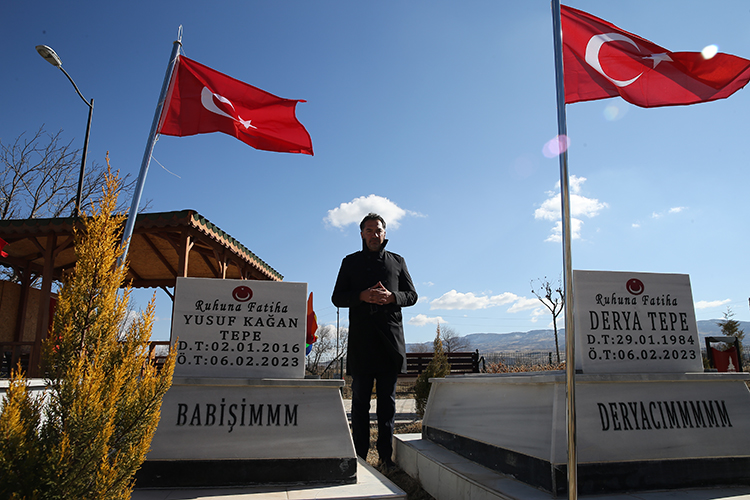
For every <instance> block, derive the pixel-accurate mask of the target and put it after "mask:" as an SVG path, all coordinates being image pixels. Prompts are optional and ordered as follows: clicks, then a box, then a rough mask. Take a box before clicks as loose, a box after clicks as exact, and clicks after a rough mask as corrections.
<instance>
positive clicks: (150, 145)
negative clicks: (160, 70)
mask: <svg viewBox="0 0 750 500" xmlns="http://www.w3.org/2000/svg"><path fill="white" fill-rule="evenodd" d="M181 46H182V26H180V28H179V30H178V31H177V40H175V42H174V44H173V45H172V55H170V56H169V64H168V65H167V73H166V74H165V75H164V83H162V86H161V93H160V94H159V101H158V102H157V103H156V112H155V113H154V121H153V122H152V123H151V132H149V134H148V141H147V142H146V151H145V152H144V153H143V160H142V161H141V170H140V172H139V173H138V182H137V183H136V186H135V192H134V193H133V202H132V203H131V205H130V212H128V220H127V222H126V223H125V232H124V233H123V235H122V245H123V252H122V255H121V256H120V258H119V259H118V261H117V265H120V264H121V263H122V262H123V261H124V260H125V258H126V257H127V255H128V248H129V246H130V237H131V236H132V235H133V228H134V227H135V219H136V217H137V216H138V205H140V203H141V195H142V194H143V186H144V185H145V184H146V174H147V173H148V166H149V163H151V154H152V153H153V152H154V145H155V144H156V136H157V128H158V127H159V120H160V118H161V112H162V109H163V108H164V100H165V99H166V96H167V90H168V88H169V82H170V81H171V80H172V71H173V70H174V65H175V63H176V62H177V55H178V53H179V50H180V47H181Z"/></svg>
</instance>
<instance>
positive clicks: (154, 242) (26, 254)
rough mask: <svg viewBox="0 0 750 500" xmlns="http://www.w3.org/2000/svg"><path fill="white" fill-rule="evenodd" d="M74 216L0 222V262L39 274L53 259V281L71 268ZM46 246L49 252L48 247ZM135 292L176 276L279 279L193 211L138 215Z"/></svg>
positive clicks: (132, 274)
mask: <svg viewBox="0 0 750 500" xmlns="http://www.w3.org/2000/svg"><path fill="white" fill-rule="evenodd" d="M76 223H77V219H76V218H75V217H67V218H54V219H17V220H14V219H11V220H2V221H0V237H1V238H3V239H4V240H5V241H7V242H8V244H7V245H6V246H5V248H3V250H4V251H5V252H7V253H8V257H0V263H3V264H13V265H16V266H19V267H22V268H30V269H31V270H32V271H33V272H35V273H39V274H41V273H42V270H43V268H44V264H45V256H47V255H50V254H51V255H53V257H54V258H53V265H52V269H53V277H54V279H59V278H60V277H61V276H62V274H63V272H64V271H66V270H68V269H72V268H73V267H74V265H75V251H74V245H73V243H74V238H73V226H74V225H75V224H76ZM50 246H51V248H50ZM128 260H129V263H130V269H129V272H128V278H129V280H130V279H132V285H133V286H134V287H136V288H154V287H162V288H163V287H172V286H174V284H175V281H176V278H177V277H178V276H189V277H200V278H227V279H257V280H272V281H281V280H283V276H282V275H281V274H279V273H278V272H277V271H276V270H275V269H273V268H272V267H271V266H269V265H268V264H266V263H265V262H264V261H263V260H261V259H260V258H259V257H258V256H257V255H255V254H254V253H253V252H251V251H250V250H248V249H247V247H245V246H244V245H243V244H242V243H240V242H239V241H237V240H236V239H235V238H233V237H232V236H230V235H229V234H227V233H226V232H224V231H222V230H221V229H219V228H218V227H217V226H216V225H214V224H212V223H211V222H210V221H209V220H208V219H206V218H205V217H203V216H202V215H200V214H199V213H198V212H196V211H195V210H182V211H179V212H159V213H144V214H139V215H138V217H137V218H136V222H135V228H134V230H133V236H132V239H131V242H130V248H129V251H128Z"/></svg>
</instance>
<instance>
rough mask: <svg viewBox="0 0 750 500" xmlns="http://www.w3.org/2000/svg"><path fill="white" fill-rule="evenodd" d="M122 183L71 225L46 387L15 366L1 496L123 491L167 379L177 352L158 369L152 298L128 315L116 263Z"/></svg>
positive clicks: (114, 494)
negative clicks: (76, 226) (37, 390)
mask: <svg viewBox="0 0 750 500" xmlns="http://www.w3.org/2000/svg"><path fill="white" fill-rule="evenodd" d="M119 187H120V182H119V179H118V178H117V175H116V174H112V173H111V172H110V171H108V174H107V176H106V184H105V188H104V189H103V194H104V195H103V197H102V199H101V201H100V204H99V207H98V209H97V208H94V209H93V213H92V215H90V216H88V215H84V216H83V218H82V228H81V229H80V230H77V231H76V232H75V238H76V255H77V262H76V267H75V271H74V272H73V273H71V274H70V275H69V276H67V277H66V278H65V279H64V280H63V287H62V289H61V291H60V294H59V299H58V303H57V308H56V310H55V317H54V322H53V327H52V331H51V332H50V336H49V338H48V340H47V341H46V342H45V345H44V356H43V359H44V367H45V370H46V377H47V378H46V382H47V388H48V389H47V393H46V395H45V396H44V397H43V398H42V397H40V398H37V397H34V396H32V395H31V394H30V392H29V390H28V386H27V382H26V380H25V378H24V374H23V373H21V371H20V367H19V369H17V370H14V373H13V375H12V378H11V381H10V386H9V389H8V392H7V399H6V401H5V404H4V405H3V406H2V408H1V409H0V498H11V499H28V500H31V499H40V500H42V499H82V498H85V499H127V498H130V493H131V491H132V488H133V476H134V474H135V472H136V470H137V469H138V468H139V467H140V465H141V463H143V460H144V459H145V457H146V453H147V452H148V449H149V446H150V443H151V438H152V437H153V433H154V431H155V430H156V426H157V424H158V422H159V416H160V410H161V402H162V398H163V396H164V394H165V393H166V391H167V389H169V387H170V385H171V383H172V373H173V371H174V360H175V355H176V351H175V350H174V349H172V351H171V352H170V355H169V357H168V358H167V360H166V362H165V364H164V366H163V368H162V369H161V371H158V370H157V369H156V367H155V366H154V364H153V358H152V357H150V354H149V340H150V337H151V328H152V324H153V320H154V302H153V299H152V301H151V302H150V303H149V305H148V307H147V309H146V311H145V312H143V313H142V314H141V315H140V316H139V317H138V318H136V319H135V320H133V321H128V312H129V311H128V305H129V301H130V288H129V287H126V288H125V289H124V291H121V290H120V286H121V285H122V284H123V281H124V279H125V275H126V271H127V268H126V266H127V264H126V263H123V264H121V265H119V266H117V259H118V257H119V256H120V255H121V254H122V247H121V246H120V242H119V234H120V227H121V225H122V223H123V222H124V216H123V215H119V214H118V215H112V213H113V211H114V210H115V208H116V203H117V194H118V192H119Z"/></svg>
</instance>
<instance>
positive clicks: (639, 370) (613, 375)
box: [423, 271, 750, 494]
mask: <svg viewBox="0 0 750 500" xmlns="http://www.w3.org/2000/svg"><path fill="white" fill-rule="evenodd" d="M574 276H575V277H576V279H577V280H581V281H582V282H581V286H580V287H579V281H576V282H575V286H576V320H577V328H578V327H579V326H578V325H580V324H581V323H583V325H582V326H583V328H582V329H581V332H580V333H579V334H578V335H577V340H578V341H579V343H578V344H577V350H576V362H577V366H580V367H581V368H582V373H579V374H577V375H576V424H577V425H576V428H577V449H578V453H577V456H578V491H579V492H580V493H581V494H594V493H604V492H616V491H628V490H644V489H662V488H677V487H690V486H699V485H700V486H706V485H724V484H750V393H749V392H748V389H747V387H746V385H745V383H744V381H745V380H748V379H749V378H750V377H749V376H748V375H747V374H719V373H704V372H703V369H702V364H701V363H700V350H699V347H698V346H699V344H698V342H697V330H696V327H695V319H694V314H693V313H692V294H691V293H690V284H689V280H688V279H687V277H686V276H684V275H649V274H645V273H596V272H591V271H586V272H581V271H576V272H575V274H574ZM631 280H634V281H631ZM628 284H630V286H631V287H632V292H633V293H631V291H628V288H627V287H628ZM604 297H607V298H608V299H609V301H605V299H604ZM621 297H622V298H628V299H629V298H633V297H634V298H635V299H636V300H634V301H630V300H628V301H625V300H622V301H621V300H619V299H620V298H621ZM645 297H648V298H645ZM656 297H658V299H659V300H658V303H657V301H653V302H652V299H653V298H656ZM626 302H627V303H626ZM605 313H606V314H605ZM615 313H617V314H615ZM636 314H637V315H638V316H639V318H638V320H635V319H634V318H635V317H636V316H635V315H636ZM587 321H588V323H586V322H587ZM620 336H621V337H620ZM673 337H674V338H673ZM580 342H583V343H584V344H583V346H581V345H580ZM586 342H588V344H587V343H586ZM652 342H653V343H652ZM652 351H653V352H654V353H655V354H652ZM673 351H674V352H673ZM683 351H684V353H685V354H683ZM696 351H697V356H698V363H696V362H695V361H696V360H695V359H694V358H693V357H692V355H691V353H693V352H696ZM591 352H594V354H590V353H591ZM621 352H622V353H623V354H620V353H621ZM432 382H433V384H432V389H431V393H430V397H429V400H428V405H427V410H426V412H425V416H424V419H423V436H424V438H426V439H429V440H431V441H434V442H436V443H438V444H440V445H442V446H445V447H446V448H449V449H451V450H453V451H455V452H457V453H459V454H461V455H463V456H465V457H467V458H469V459H472V460H474V461H476V462H478V463H480V464H482V465H485V466H487V467H490V468H493V469H496V470H499V471H501V472H504V473H507V474H510V475H513V476H515V477H516V478H518V479H520V480H522V481H525V482H527V483H529V484H533V485H535V486H538V487H541V488H543V489H545V490H548V491H551V492H554V493H564V492H565V491H566V477H567V474H566V470H567V439H566V422H565V419H566V394H565V390H566V389H565V373H564V372H536V373H519V374H479V375H458V376H449V377H446V378H444V379H432Z"/></svg>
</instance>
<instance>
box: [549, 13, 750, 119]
mask: <svg viewBox="0 0 750 500" xmlns="http://www.w3.org/2000/svg"><path fill="white" fill-rule="evenodd" d="M560 10H561V12H560V13H561V21H562V32H563V66H564V73H565V103H566V104H571V103H574V102H580V101H593V100H596V99H606V98H608V97H616V96H621V97H622V98H623V99H625V100H626V101H628V102H630V103H632V104H635V105H636V106H641V107H644V108H653V107H657V106H675V105H684V104H696V103H699V102H708V101H714V100H716V99H724V98H726V97H729V96H730V95H732V94H733V93H735V92H736V91H738V90H739V89H741V88H742V87H744V86H745V85H746V84H747V82H748V80H750V61H748V60H747V59H742V58H740V57H736V56H733V55H729V54H716V55H715V56H713V57H711V58H704V57H703V55H702V54H701V53H700V52H670V51H668V50H667V49H665V48H662V47H659V46H658V45H656V44H654V43H651V42H649V41H648V40H646V39H643V38H641V37H639V36H638V35H634V34H633V33H628V32H627V31H624V30H621V29H620V28H618V27H617V26H615V25H613V24H610V23H608V22H607V21H604V20H602V19H599V18H597V17H594V16H592V15H591V14H587V13H586V12H583V11H580V10H576V9H573V8H571V7H566V6H561V9H560Z"/></svg>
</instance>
